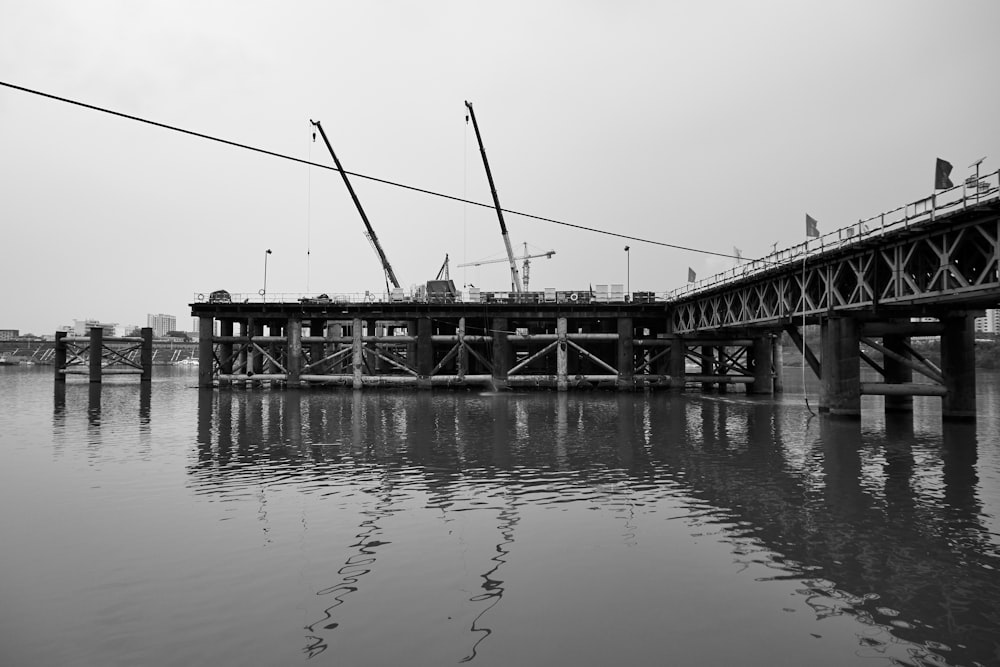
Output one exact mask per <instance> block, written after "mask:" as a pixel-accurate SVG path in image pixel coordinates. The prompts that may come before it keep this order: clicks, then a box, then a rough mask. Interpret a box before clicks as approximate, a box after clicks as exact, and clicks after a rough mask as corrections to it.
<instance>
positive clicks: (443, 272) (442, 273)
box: [434, 253, 451, 280]
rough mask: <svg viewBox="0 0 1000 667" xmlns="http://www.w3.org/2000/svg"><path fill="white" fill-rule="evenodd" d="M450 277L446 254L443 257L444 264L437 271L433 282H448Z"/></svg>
mask: <svg viewBox="0 0 1000 667" xmlns="http://www.w3.org/2000/svg"><path fill="white" fill-rule="evenodd" d="M450 277H451V276H449V275H448V253H445V255H444V264H442V265H441V268H440V269H438V274H437V278H435V279H434V280H448V279H449V278H450Z"/></svg>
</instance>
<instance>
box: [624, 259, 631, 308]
mask: <svg viewBox="0 0 1000 667" xmlns="http://www.w3.org/2000/svg"><path fill="white" fill-rule="evenodd" d="M631 293H632V254H631V253H630V252H629V247H628V246H625V300H626V301H628V296H629V294H631Z"/></svg>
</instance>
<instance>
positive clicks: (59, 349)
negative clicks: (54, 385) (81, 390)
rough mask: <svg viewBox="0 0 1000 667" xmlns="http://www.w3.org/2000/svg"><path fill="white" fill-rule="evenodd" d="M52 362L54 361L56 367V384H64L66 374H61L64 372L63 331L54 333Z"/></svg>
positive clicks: (64, 343)
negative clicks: (54, 344)
mask: <svg viewBox="0 0 1000 667" xmlns="http://www.w3.org/2000/svg"><path fill="white" fill-rule="evenodd" d="M53 361H54V363H55V367H56V369H55V373H56V382H65V381H66V373H64V372H63V371H65V370H66V332H65V331H57V332H56V347H55V358H54V360H53Z"/></svg>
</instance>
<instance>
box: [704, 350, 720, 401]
mask: <svg viewBox="0 0 1000 667" xmlns="http://www.w3.org/2000/svg"><path fill="white" fill-rule="evenodd" d="M715 372H716V369H715V348H714V347H712V346H711V345H702V346H701V374H702V375H715ZM714 386H715V385H714V383H712V382H702V383H701V390H702V391H703V392H705V393H709V392H711V391H712V389H713V387H714Z"/></svg>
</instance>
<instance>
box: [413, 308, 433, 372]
mask: <svg viewBox="0 0 1000 667" xmlns="http://www.w3.org/2000/svg"><path fill="white" fill-rule="evenodd" d="M433 334H434V323H433V322H432V321H431V318H429V317H421V318H420V319H419V320H417V388H418V389H430V388H431V371H433V370H434V341H433V340H431V336H432V335H433Z"/></svg>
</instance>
